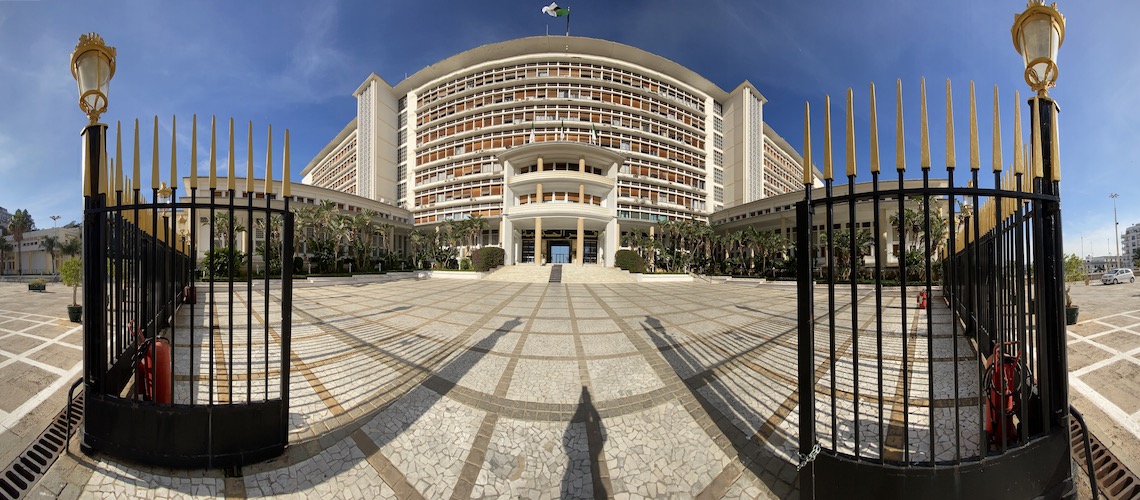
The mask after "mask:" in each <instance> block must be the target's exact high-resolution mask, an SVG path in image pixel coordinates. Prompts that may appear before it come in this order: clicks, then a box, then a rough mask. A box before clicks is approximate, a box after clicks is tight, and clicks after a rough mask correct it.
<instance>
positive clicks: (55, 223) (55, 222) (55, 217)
mask: <svg viewBox="0 0 1140 500" xmlns="http://www.w3.org/2000/svg"><path fill="white" fill-rule="evenodd" d="M59 219H60V216H58V215H53V216H51V225H52V229H56V228H58V227H59Z"/></svg>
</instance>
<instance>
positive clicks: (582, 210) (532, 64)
mask: <svg viewBox="0 0 1140 500" xmlns="http://www.w3.org/2000/svg"><path fill="white" fill-rule="evenodd" d="M353 95H354V96H355V97H356V102H357V113H356V118H354V119H353V120H352V121H350V122H349V123H348V124H347V125H346V126H345V127H344V129H343V130H341V132H340V133H339V134H337V135H336V137H334V138H332V140H331V141H330V142H329V143H328V145H327V146H325V147H324V148H323V149H322V150H321V151H320V152H319V153H318V154H317V155H316V157H315V158H313V160H312V161H311V162H309V164H308V165H307V166H306V167H305V169H304V170H303V171H302V175H303V176H304V178H303V181H302V182H303V183H305V184H310V185H313V186H317V187H323V188H327V189H331V190H335V191H339V192H343V193H347V194H352V195H356V196H359V197H363V198H367V199H371V200H375V201H378V202H381V203H387V204H390V205H394V206H396V207H400V208H404V209H406V210H408V211H409V212H410V218H411V222H412V223H413V224H414V225H415V226H425V225H426V226H431V225H434V224H439V223H441V222H443V221H445V220H448V219H453V220H461V219H465V218H467V217H471V216H476V215H477V216H481V217H483V218H485V219H487V220H488V221H489V222H490V224H489V227H490V229H488V230H487V231H486V232H485V233H484V235H483V244H490V245H502V246H503V248H504V249H505V250H506V263H507V264H514V263H525V262H537V261H539V260H540V259H546V260H547V261H549V262H552V263H558V262H564V263H601V264H604V265H611V266H612V265H613V256H614V252H615V251H616V250H617V248H618V246H619V242H620V241H621V234H622V232H623V231H633V230H639V231H640V230H644V231H646V232H648V229H649V226H651V225H653V224H655V223H656V222H658V221H660V220H664V219H695V220H701V221H708V220H709V219H710V216H712V214H714V213H716V212H718V211H721V210H724V209H727V208H732V207H734V206H739V205H743V204H747V203H751V202H755V201H757V200H761V199H765V198H768V197H772V196H777V195H780V194H784V193H789V192H792V191H797V190H800V189H802V188H803V185H802V179H803V171H802V166H801V165H802V158H801V157H800V155H799V153H797V152H796V150H795V149H794V148H792V147H791V146H789V145H788V143H787V142H786V141H784V139H782V138H781V137H780V136H779V135H778V134H776V132H775V131H774V130H772V129H771V127H769V126H768V125H767V124H766V123H765V122H764V103H765V99H764V96H763V95H761V93H760V92H759V91H758V90H757V89H756V88H755V87H754V86H753V85H752V84H751V83H749V82H743V83H741V84H740V85H738V86H737V87H736V88H735V89H733V90H731V91H726V90H724V89H722V88H720V87H719V86H717V85H716V84H714V83H712V82H710V81H709V80H707V79H706V78H704V77H702V76H700V75H698V74H696V73H694V72H693V71H691V70H689V69H687V68H685V67H682V66H681V65H679V64H677V63H674V62H672V61H670V60H668V59H665V58H663V57H660V56H657V55H654V54H650V53H648V52H645V51H643V50H640V49H637V48H634V47H630V46H627V45H622V44H619V43H615V42H611V41H606V40H598V39H592V38H581V37H563V36H541V37H532V38H522V39H517V40H511V41H506V42H502V43H495V44H490V45H484V46H482V47H478V48H475V49H472V50H469V51H467V52H463V53H461V54H458V55H455V56H452V57H450V58H448V59H445V60H443V61H440V62H438V63H436V64H433V65H431V66H429V67H427V68H424V69H423V70H421V71H419V72H417V73H415V74H414V75H411V76H410V77H408V78H406V79H405V80H403V81H402V82H400V83H398V84H397V85H395V86H392V85H389V84H388V83H387V82H386V81H384V80H383V79H382V78H380V77H379V76H377V75H375V74H372V75H370V76H369V77H368V78H367V79H365V80H364V82H363V83H362V84H361V85H360V87H359V88H357V89H356V92H354V93H353ZM816 174H817V175H818V172H817V173H816Z"/></svg>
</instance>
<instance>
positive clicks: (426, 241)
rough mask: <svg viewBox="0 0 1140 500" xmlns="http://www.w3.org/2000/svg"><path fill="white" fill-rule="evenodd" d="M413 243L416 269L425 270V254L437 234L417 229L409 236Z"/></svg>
mask: <svg viewBox="0 0 1140 500" xmlns="http://www.w3.org/2000/svg"><path fill="white" fill-rule="evenodd" d="M408 239H410V240H411V242H412V254H413V255H414V256H415V259H414V260H415V261H416V267H418V268H421V269H422V268H423V267H424V266H423V254H424V253H425V252H426V250H427V249H428V247H429V246H431V244H432V242H433V241H434V239H435V233H433V232H429V231H428V230H426V229H416V230H413V231H412V234H411V235H409V236H408Z"/></svg>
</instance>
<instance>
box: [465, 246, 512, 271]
mask: <svg viewBox="0 0 1140 500" xmlns="http://www.w3.org/2000/svg"><path fill="white" fill-rule="evenodd" d="M503 257H504V252H503V249H502V248H499V247H483V248H480V249H478V250H476V251H475V252H474V253H473V254H472V256H471V269H472V270H473V271H478V272H487V271H490V270H492V269H494V268H496V267H499V266H501V265H503Z"/></svg>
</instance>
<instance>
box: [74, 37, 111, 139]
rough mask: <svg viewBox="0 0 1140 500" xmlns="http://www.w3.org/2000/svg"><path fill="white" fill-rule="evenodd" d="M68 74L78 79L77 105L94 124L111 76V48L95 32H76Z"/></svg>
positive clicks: (104, 103)
mask: <svg viewBox="0 0 1140 500" xmlns="http://www.w3.org/2000/svg"><path fill="white" fill-rule="evenodd" d="M71 76H73V77H75V81H76V82H78V83H79V109H82V110H83V112H84V113H86V114H87V117H88V118H89V119H90V120H91V124H95V123H96V122H98V121H99V115H102V114H103V113H104V112H106V111H107V93H108V90H109V88H108V87H109V85H110V83H111V77H113V76H115V48H114V47H108V46H107V45H106V44H105V43H103V37H101V36H99V34H97V33H87V34H83V35H79V43H78V44H76V45H75V51H74V52H72V53H71Z"/></svg>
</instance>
